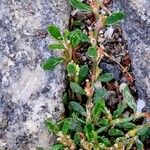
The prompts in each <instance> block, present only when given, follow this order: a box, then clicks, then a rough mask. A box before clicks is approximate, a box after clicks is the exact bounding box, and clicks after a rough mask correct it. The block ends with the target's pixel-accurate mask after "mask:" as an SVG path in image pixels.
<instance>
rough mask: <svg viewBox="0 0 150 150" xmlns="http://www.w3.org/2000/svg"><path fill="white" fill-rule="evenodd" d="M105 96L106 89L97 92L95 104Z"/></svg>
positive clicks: (94, 99) (94, 98)
mask: <svg viewBox="0 0 150 150" xmlns="http://www.w3.org/2000/svg"><path fill="white" fill-rule="evenodd" d="M105 95H106V90H105V89H104V88H101V89H98V90H96V92H95V94H94V97H93V101H94V103H96V102H97V101H100V100H102V99H103V98H104V96H105Z"/></svg>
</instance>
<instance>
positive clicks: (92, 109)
mask: <svg viewBox="0 0 150 150" xmlns="http://www.w3.org/2000/svg"><path fill="white" fill-rule="evenodd" d="M69 2H70V4H71V5H72V6H73V7H75V8H77V9H79V10H82V11H84V12H88V13H93V14H94V15H95V18H96V20H95V23H94V25H93V26H92V27H89V32H88V33H83V32H82V31H81V30H80V29H75V30H73V31H68V30H65V31H64V32H63V33H62V32H61V31H60V29H59V28H58V27H56V26H54V25H50V26H49V27H48V33H49V34H50V35H51V36H52V37H53V38H54V39H56V40H57V43H56V44H51V45H49V49H50V50H60V51H62V54H63V56H62V57H50V58H49V59H47V60H46V61H45V62H44V63H43V64H42V67H43V69H45V70H52V69H54V68H55V67H56V66H57V65H58V64H60V63H63V64H64V65H65V66H66V74H67V80H68V83H69V84H68V89H67V91H66V93H65V94H64V96H63V103H64V106H65V109H66V116H65V118H64V119H62V120H61V121H59V122H57V123H56V122H53V121H52V120H47V121H46V122H45V124H46V126H47V128H48V130H49V131H50V132H52V133H55V134H56V135H57V144H56V145H54V146H52V148H51V150H61V149H66V150H67V149H68V150H75V149H77V150H78V149H81V150H82V149H84V150H92V149H93V150H105V149H106V150H124V149H126V150H130V149H131V148H133V147H137V149H138V150H142V149H144V148H143V147H144V145H143V141H144V139H145V138H147V137H148V136H149V129H150V124H148V123H146V124H142V125H137V123H135V121H136V120H137V119H138V118H140V117H147V115H148V114H147V113H141V112H137V110H136V103H135V100H134V98H133V96H132V95H131V92H130V90H129V87H128V86H127V84H125V83H123V84H121V85H120V92H121V93H122V95H123V100H122V101H121V102H120V103H119V104H118V107H117V109H116V110H114V111H110V110H109V109H108V108H107V106H106V105H107V104H106V103H105V100H104V97H105V95H106V93H107V91H106V89H105V88H103V87H102V86H100V87H99V88H97V87H96V86H95V84H96V83H97V82H101V83H107V82H110V81H111V80H113V74H111V73H104V74H101V73H102V70H101V69H100V68H99V66H98V65H99V63H100V61H101V59H102V58H103V57H104V56H106V57H107V56H108V54H107V53H106V52H105V48H104V46H103V45H99V44H98V42H97V38H98V32H99V31H100V30H101V29H102V28H103V27H105V26H111V25H114V24H116V23H119V22H120V21H121V20H122V19H123V18H124V17H125V15H124V13H123V12H114V13H110V11H109V10H108V9H107V8H106V7H105V6H104V5H103V3H102V2H101V1H96V0H88V4H86V3H82V2H81V1H79V0H70V1H69ZM100 8H101V9H103V10H104V11H106V12H107V14H108V16H105V15H102V14H99V9H100ZM84 44H86V45H89V46H88V47H87V50H86V56H87V58H88V59H90V61H91V63H92V65H90V66H88V65H82V64H81V63H80V61H79V60H78V58H77V57H76V55H75V52H76V50H77V49H80V48H81V47H82V45H84ZM129 109H130V112H132V114H130V113H127V110H129ZM131 110H132V111H131Z"/></svg>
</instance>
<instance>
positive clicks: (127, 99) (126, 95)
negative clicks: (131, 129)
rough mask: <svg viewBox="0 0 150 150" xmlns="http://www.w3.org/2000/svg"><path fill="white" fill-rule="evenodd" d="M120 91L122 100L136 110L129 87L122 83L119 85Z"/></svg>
mask: <svg viewBox="0 0 150 150" xmlns="http://www.w3.org/2000/svg"><path fill="white" fill-rule="evenodd" d="M120 91H121V92H122V94H123V100H124V101H125V102H126V103H127V104H128V106H129V107H130V108H132V109H133V110H134V112H136V110H137V107H136V103H135V100H134V97H133V96H132V95H131V92H130V89H129V87H128V85H127V84H126V83H122V84H121V85H120Z"/></svg>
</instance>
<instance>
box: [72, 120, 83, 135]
mask: <svg viewBox="0 0 150 150" xmlns="http://www.w3.org/2000/svg"><path fill="white" fill-rule="evenodd" d="M78 119H79V118H78ZM78 119H77V118H71V120H70V121H71V125H70V128H71V131H76V132H81V131H83V123H82V122H81V121H80V120H78Z"/></svg>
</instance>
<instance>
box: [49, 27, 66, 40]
mask: <svg viewBox="0 0 150 150" xmlns="http://www.w3.org/2000/svg"><path fill="white" fill-rule="evenodd" d="M48 33H49V34H50V35H51V36H52V37H53V38H55V39H57V40H62V39H63V37H62V35H61V32H60V29H59V28H58V27H57V26H55V25H49V26H48Z"/></svg>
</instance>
